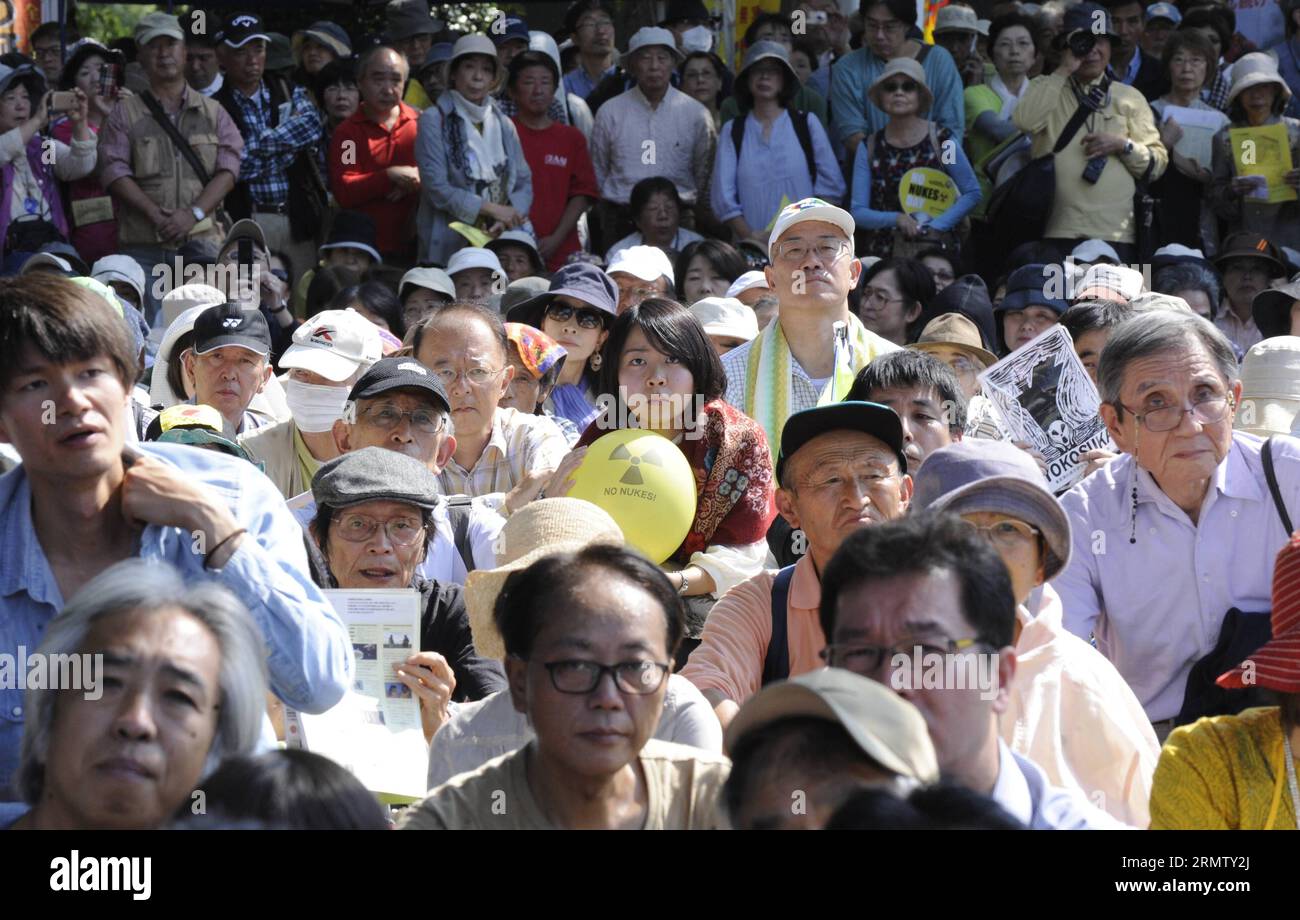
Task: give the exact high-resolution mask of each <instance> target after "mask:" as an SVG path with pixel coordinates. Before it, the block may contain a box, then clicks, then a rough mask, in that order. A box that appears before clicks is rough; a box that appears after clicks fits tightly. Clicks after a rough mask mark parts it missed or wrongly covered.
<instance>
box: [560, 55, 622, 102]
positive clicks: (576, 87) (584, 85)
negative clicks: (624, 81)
mask: <svg viewBox="0 0 1300 920" xmlns="http://www.w3.org/2000/svg"><path fill="white" fill-rule="evenodd" d="M614 69H615V68H614V65H613V64H611V65H610V66H609V67H608V69H606V70H604V71H602V72H601V74H600V76H599V77H597V78H596V79H595V80H593V79H591V77H590V76H588V75H587V71H586V70H585V69H583V67H582V66H581V65H579V66H578V67H575V68H574V69H573V70H570V71H569V72H568V73H566V74H565V75H564V90H565V92H568V93H573V94H574V95H575V96H581V97H582V98H583V100H584V101H585V100H586V98H587V97H588V96H590V95H591V94H592V93H593V92H594V91H595V89H596V87H597V86H599V85H600V82H601V81H602V80H604V79H605V78H606V77H608V76H609V75H610V74H612V73H613V72H614Z"/></svg>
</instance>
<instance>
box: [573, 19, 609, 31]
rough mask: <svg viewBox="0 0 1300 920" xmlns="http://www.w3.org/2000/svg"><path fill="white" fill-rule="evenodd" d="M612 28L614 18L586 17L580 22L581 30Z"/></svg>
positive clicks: (579, 29)
mask: <svg viewBox="0 0 1300 920" xmlns="http://www.w3.org/2000/svg"><path fill="white" fill-rule="evenodd" d="M612 28H614V20H612V19H584V20H583V21H582V22H580V23H578V31H579V32H595V31H596V30H597V29H612Z"/></svg>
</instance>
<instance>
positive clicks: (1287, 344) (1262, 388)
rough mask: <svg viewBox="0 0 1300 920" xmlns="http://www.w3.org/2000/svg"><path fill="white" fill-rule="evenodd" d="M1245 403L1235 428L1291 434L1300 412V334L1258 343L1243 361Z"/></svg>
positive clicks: (1239, 409)
mask: <svg viewBox="0 0 1300 920" xmlns="http://www.w3.org/2000/svg"><path fill="white" fill-rule="evenodd" d="M1240 375H1241V404H1240V406H1239V407H1238V409H1237V413H1236V415H1235V417H1234V418H1233V422H1232V427H1233V428H1235V429H1237V430H1238V431H1244V432H1246V433H1248V434H1254V435H1259V436H1260V437H1261V438H1267V437H1269V436H1270V435H1275V434H1291V430H1292V428H1293V427H1294V426H1295V420H1296V418H1297V415H1300V337H1297V336H1293V335H1279V336H1274V337H1273V338H1268V339H1265V340H1264V341H1262V342H1257V343H1256V344H1254V345H1253V346H1251V348H1250V349H1249V350H1248V351H1247V352H1246V356H1245V357H1244V358H1242V360H1241V370H1240Z"/></svg>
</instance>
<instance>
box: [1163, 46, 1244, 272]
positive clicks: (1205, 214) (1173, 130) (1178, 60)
mask: <svg viewBox="0 0 1300 920" xmlns="http://www.w3.org/2000/svg"><path fill="white" fill-rule="evenodd" d="M1164 66H1165V76H1166V77H1167V78H1168V79H1169V92H1167V93H1165V94H1164V95H1163V96H1161V97H1160V98H1159V99H1157V100H1155V101H1154V102H1152V103H1151V110H1152V111H1153V112H1155V114H1156V122H1157V123H1158V124H1159V126H1160V141H1161V143H1163V144H1164V145H1165V149H1166V150H1168V151H1169V162H1170V164H1171V165H1172V166H1173V167H1174V168H1173V169H1167V170H1165V173H1164V175H1162V176H1161V177H1160V178H1159V179H1158V180H1156V181H1155V182H1153V183H1152V184H1151V194H1152V195H1153V196H1155V198H1156V202H1157V204H1156V209H1157V210H1156V214H1157V217H1156V221H1157V224H1156V225H1157V226H1158V227H1159V228H1160V232H1161V238H1162V239H1163V240H1164V241H1165V242H1166V243H1180V244H1182V245H1184V246H1190V247H1192V248H1200V246H1201V242H1200V241H1201V240H1202V239H1211V240H1213V239H1214V238H1215V235H1216V234H1215V232H1214V231H1215V228H1214V215H1213V213H1212V212H1211V211H1210V210H1209V209H1208V208H1204V209H1203V208H1202V207H1201V205H1202V203H1203V202H1204V199H1205V193H1206V191H1207V189H1208V188H1209V185H1210V181H1211V179H1212V176H1211V174H1210V164H1211V153H1210V151H1211V149H1212V147H1213V141H1214V135H1215V133H1216V132H1218V131H1219V130H1220V129H1221V128H1224V127H1226V126H1227V124H1228V116H1226V115H1224V114H1223V113H1222V112H1220V111H1219V110H1218V109H1216V108H1214V106H1212V105H1209V104H1208V103H1206V102H1203V101H1202V100H1201V88H1202V87H1203V86H1205V85H1206V84H1207V83H1210V82H1212V81H1213V79H1214V73H1215V70H1216V69H1217V67H1218V62H1217V60H1216V59H1215V56H1214V46H1213V45H1211V44H1210V41H1209V39H1207V38H1206V37H1205V36H1204V35H1202V34H1201V33H1200V32H1195V31H1189V32H1175V33H1174V34H1173V35H1171V36H1170V38H1169V42H1168V43H1167V44H1166V45H1165V54H1164ZM1203 221H1204V223H1205V224H1206V225H1207V226H1204V227H1203V226H1202V222H1203Z"/></svg>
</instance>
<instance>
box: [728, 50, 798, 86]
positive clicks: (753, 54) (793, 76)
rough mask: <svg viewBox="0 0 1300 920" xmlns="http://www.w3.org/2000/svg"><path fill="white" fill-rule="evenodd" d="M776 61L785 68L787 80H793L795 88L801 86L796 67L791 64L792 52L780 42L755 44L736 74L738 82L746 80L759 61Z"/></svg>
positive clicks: (747, 52)
mask: <svg viewBox="0 0 1300 920" xmlns="http://www.w3.org/2000/svg"><path fill="white" fill-rule="evenodd" d="M768 60H775V61H778V62H780V64H781V65H782V66H783V67H784V68H785V74H786V78H787V79H788V80H793V81H794V82H793V84H788V85H793V86H796V87H798V86H801V85H802V82H803V81H801V80H800V79H799V74H798V72H797V71H796V70H795V69H794V65H793V64H791V63H790V52H789V51H787V50H786V47H785V45H783V44H781V43H780V42H770V41H761V42H754V44H752V45H750V46H749V50H748V51H746V52H745V59H744V62H743V63H742V64H741V67H740V72H739V73H738V74H736V79H737V80H744V79H745V77H746V75H747V74H748V73H749V71H750V69H751V68H752V67H753V66H754V65H755V64H757V63H758V62H759V61H768Z"/></svg>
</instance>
